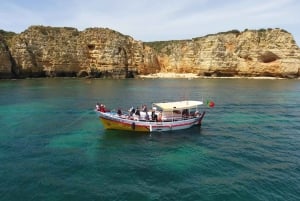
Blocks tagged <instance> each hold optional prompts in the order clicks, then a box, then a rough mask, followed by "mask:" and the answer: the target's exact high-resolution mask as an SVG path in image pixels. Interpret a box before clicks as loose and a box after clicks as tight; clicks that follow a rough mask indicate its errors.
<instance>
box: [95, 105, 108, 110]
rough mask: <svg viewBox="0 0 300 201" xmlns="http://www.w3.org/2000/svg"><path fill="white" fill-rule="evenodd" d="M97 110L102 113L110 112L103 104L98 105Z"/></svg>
mask: <svg viewBox="0 0 300 201" xmlns="http://www.w3.org/2000/svg"><path fill="white" fill-rule="evenodd" d="M96 110H97V111H100V112H108V110H107V109H106V107H105V105H103V104H102V103H101V104H100V103H97V104H96Z"/></svg>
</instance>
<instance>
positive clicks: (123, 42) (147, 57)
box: [0, 26, 159, 78]
mask: <svg viewBox="0 0 300 201" xmlns="http://www.w3.org/2000/svg"><path fill="white" fill-rule="evenodd" d="M8 43H9V51H10V54H11V55H12V59H13V63H14V64H15V65H14V66H15V68H16V69H18V72H17V73H16V75H15V76H18V77H43V76H56V77H57V76H58V77H60V76H91V77H114V78H124V77H133V76H134V75H135V74H144V73H152V72H156V70H157V69H158V67H159V64H158V63H157V59H156V57H155V55H154V52H153V51H152V49H151V48H149V47H147V46H145V45H144V44H143V43H142V42H140V41H135V40H134V39H133V38H131V37H129V36H125V35H122V34H121V33H118V32H116V31H113V30H110V29H104V28H90V29H86V30H84V31H82V32H80V31H78V30H77V29H75V28H68V27H63V28H56V27H43V26H32V27H30V28H29V29H27V30H26V31H24V32H23V33H21V34H18V35H16V36H14V37H12V38H11V39H10V40H9V41H8ZM3 65H4V64H2V62H1V61H0V66H3Z"/></svg>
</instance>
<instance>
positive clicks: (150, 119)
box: [95, 100, 205, 132]
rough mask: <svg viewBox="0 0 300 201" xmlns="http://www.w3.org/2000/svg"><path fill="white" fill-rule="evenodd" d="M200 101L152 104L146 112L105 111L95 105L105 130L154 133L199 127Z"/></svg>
mask: <svg viewBox="0 0 300 201" xmlns="http://www.w3.org/2000/svg"><path fill="white" fill-rule="evenodd" d="M201 105H203V102H202V101H193V100H184V101H177V102H162V103H153V104H152V109H151V110H150V111H148V110H147V109H145V108H144V109H143V110H142V111H139V110H138V109H137V110H138V111H133V110H131V111H129V112H123V111H121V110H118V111H115V110H114V111H106V110H105V108H104V106H103V105H102V104H101V105H97V108H96V110H95V111H96V113H97V115H98V117H99V118H100V120H101V122H102V123H103V125H104V127H105V129H116V130H127V131H141V132H155V131H172V130H181V129H187V128H190V127H192V126H196V125H198V126H200V125H201V121H202V119H203V117H204V115H205V111H202V112H200V110H199V109H200V106H201Z"/></svg>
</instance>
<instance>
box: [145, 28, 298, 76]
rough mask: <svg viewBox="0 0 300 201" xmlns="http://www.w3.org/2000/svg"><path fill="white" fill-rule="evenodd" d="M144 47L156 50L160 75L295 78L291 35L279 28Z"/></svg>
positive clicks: (216, 35) (295, 49)
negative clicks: (166, 73) (175, 73)
mask: <svg viewBox="0 0 300 201" xmlns="http://www.w3.org/2000/svg"><path fill="white" fill-rule="evenodd" d="M148 45H150V46H151V47H153V48H154V49H156V50H157V52H158V56H159V63H160V64H161V71H163V72H178V73H183V72H184V73H197V74H199V75H205V76H273V77H286V78H295V77H299V70H300V50H299V47H298V46H297V45H296V43H295V41H294V39H293V37H292V35H291V34H290V33H288V32H286V31H284V30H282V29H267V30H265V29H261V30H245V31H243V32H239V31H237V30H233V31H229V32H225V33H218V34H214V35H208V36H205V37H200V38H194V39H192V40H184V41H165V42H152V43H148Z"/></svg>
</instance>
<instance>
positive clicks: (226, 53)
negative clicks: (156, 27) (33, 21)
mask: <svg viewBox="0 0 300 201" xmlns="http://www.w3.org/2000/svg"><path fill="white" fill-rule="evenodd" d="M299 69H300V50H299V48H298V46H297V45H296V43H295V41H294V40H293V37H292V35H291V34H290V33H288V32H286V31H284V30H281V29H268V30H252V31H251V30H245V31H243V32H239V31H229V32H226V33H218V34H214V35H208V36H204V37H200V38H194V39H191V40H182V41H163V42H152V43H143V42H141V41H136V40H134V39H133V38H132V37H130V36H125V35H123V34H121V33H118V32H116V31H113V30H110V29H104V28H89V29H86V30H84V31H78V30H77V29H75V28H68V27H64V28H55V27H43V26H32V27H30V28H28V29H27V30H25V31H24V32H22V33H20V34H15V35H10V37H7V35H5V33H4V34H3V32H0V77H1V78H9V77H44V76H79V77H83V76H84V77H85V76H89V77H113V78H126V77H134V76H135V75H145V74H149V73H157V72H177V73H196V74H199V75H205V76H274V77H287V78H295V77H299V75H300V73H299Z"/></svg>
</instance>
